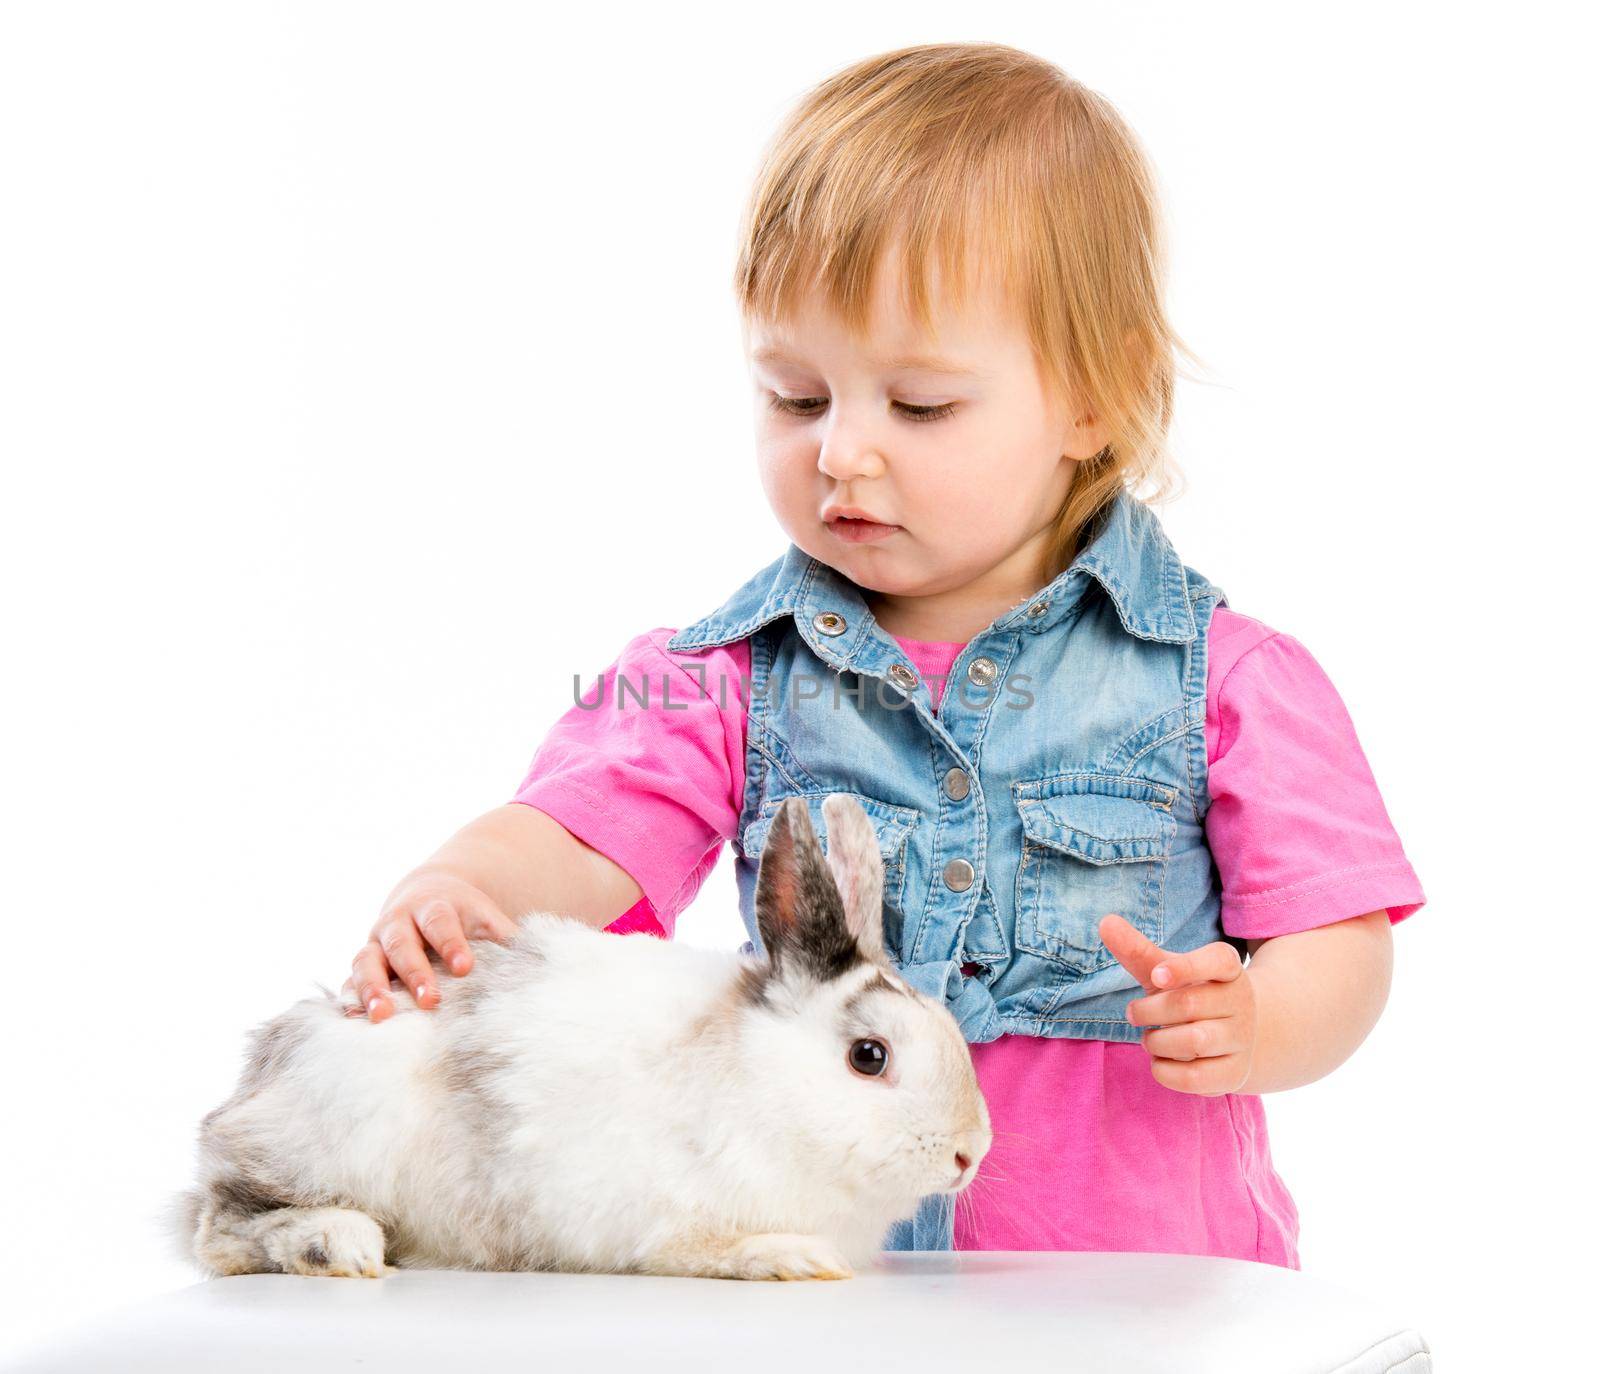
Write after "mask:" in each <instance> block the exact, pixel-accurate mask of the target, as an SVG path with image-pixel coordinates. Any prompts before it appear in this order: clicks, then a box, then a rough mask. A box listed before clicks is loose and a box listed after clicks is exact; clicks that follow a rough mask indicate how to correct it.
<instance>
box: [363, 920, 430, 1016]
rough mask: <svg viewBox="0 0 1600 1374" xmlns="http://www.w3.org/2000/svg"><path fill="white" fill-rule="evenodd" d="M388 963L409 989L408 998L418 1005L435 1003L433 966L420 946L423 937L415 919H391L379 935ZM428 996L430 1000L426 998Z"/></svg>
mask: <svg viewBox="0 0 1600 1374" xmlns="http://www.w3.org/2000/svg"><path fill="white" fill-rule="evenodd" d="M378 943H379V944H380V945H382V946H383V952H384V953H385V954H386V955H388V956H389V964H390V966H391V967H392V968H393V969H394V971H395V974H396V975H397V976H398V977H399V979H400V981H401V982H402V983H404V984H405V985H406V986H407V987H408V988H410V989H411V998H412V1000H413V1001H414V1002H415V1003H416V1004H417V1005H418V1006H419V1007H424V1008H428V1007H433V1006H436V1005H438V1000H439V989H438V987H437V986H436V985H435V983H434V981H433V976H432V974H433V966H432V965H431V964H429V963H428V955H427V953H426V951H425V950H424V949H423V947H422V936H421V935H420V934H419V933H418V931H417V927H416V922H415V921H413V920H411V919H410V918H407V919H406V920H403V921H390V922H389V923H388V925H386V926H384V928H383V933H382V934H381V935H380V936H379V937H378ZM429 998H431V999H432V1000H431V1001H428V1000H425V999H429Z"/></svg>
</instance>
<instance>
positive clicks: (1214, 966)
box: [1150, 940, 1244, 988]
mask: <svg viewBox="0 0 1600 1374" xmlns="http://www.w3.org/2000/svg"><path fill="white" fill-rule="evenodd" d="M1243 969H1244V961H1243V960H1241V959H1240V958H1239V951H1238V950H1236V949H1235V948H1234V947H1233V946H1232V945H1230V944H1229V943H1228V942H1227V941H1226V940H1213V941H1212V942H1211V943H1210V944H1209V945H1202V946H1201V947H1200V948H1199V949H1196V950H1191V951H1190V952H1189V953H1187V954H1168V955H1166V956H1165V957H1163V958H1162V959H1161V960H1160V962H1159V963H1157V964H1156V966H1155V967H1154V968H1152V969H1151V970H1150V978H1151V981H1152V982H1154V983H1155V985H1156V986H1157V987H1159V988H1178V987H1182V986H1183V985H1184V984H1185V983H1227V982H1231V981H1232V980H1233V979H1235V978H1237V977H1238V976H1239V974H1240V972H1241V971H1242V970H1243Z"/></svg>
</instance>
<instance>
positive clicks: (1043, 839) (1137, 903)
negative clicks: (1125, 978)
mask: <svg viewBox="0 0 1600 1374" xmlns="http://www.w3.org/2000/svg"><path fill="white" fill-rule="evenodd" d="M1011 792H1012V797H1013V800H1014V801H1015V802H1016V807H1017V812H1018V814H1019V816H1020V817H1021V818H1022V836H1023V838H1022V863H1021V866H1020V867H1019V868H1018V869H1017V886H1016V931H1015V935H1016V943H1017V947H1018V948H1019V949H1024V950H1027V951H1028V952H1029V953H1030V954H1036V955H1039V956H1041V957H1043V958H1046V959H1050V960H1053V961H1055V962H1056V963H1060V964H1065V965H1066V966H1067V967H1068V968H1070V969H1073V970H1074V971H1075V972H1077V973H1079V974H1083V975H1087V974H1090V973H1094V972H1097V971H1098V970H1100V969H1103V968H1106V967H1109V966H1110V965H1112V964H1115V963H1116V960H1115V959H1114V958H1113V957H1112V955H1111V952H1110V951H1109V950H1108V949H1107V948H1106V947H1105V945H1104V944H1103V943H1102V942H1101V940H1100V932H1099V926H1100V918H1101V917H1103V916H1105V915H1107V914H1109V913H1111V912H1116V913H1117V914H1118V915H1119V916H1123V917H1125V918H1126V919H1127V920H1128V921H1129V922H1130V923H1131V924H1132V925H1134V926H1136V927H1137V928H1138V929H1139V930H1141V931H1143V932H1144V934H1145V935H1147V936H1149V938H1150V939H1152V940H1154V941H1156V942H1157V943H1158V944H1159V943H1160V941H1161V938H1162V935H1163V933H1164V929H1163V925H1164V922H1163V905H1162V889H1163V886H1164V883H1165V878H1166V866H1167V856H1168V854H1169V853H1170V852H1171V849H1172V840H1173V836H1174V834H1175V833H1176V831H1177V823H1176V821H1175V820H1174V819H1173V815H1172V804H1173V802H1174V801H1176V800H1177V796H1178V793H1177V789H1176V788H1173V787H1167V786H1164V785H1163V784H1161V783H1156V782H1150V781H1148V780H1147V779H1144V778H1129V777H1119V776H1117V775H1115V774H1110V773H1057V774H1055V775H1053V776H1051V777H1048V778H1038V779H1035V780H1032V781H1026V782H1014V783H1012V784H1011Z"/></svg>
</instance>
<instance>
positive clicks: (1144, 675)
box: [667, 493, 1226, 1249]
mask: <svg viewBox="0 0 1600 1374" xmlns="http://www.w3.org/2000/svg"><path fill="white" fill-rule="evenodd" d="M1218 604H1226V602H1225V598H1224V597H1223V595H1222V593H1221V591H1220V590H1219V589H1218V588H1216V587H1215V586H1213V585H1212V584H1211V583H1209V582H1208V581H1206V579H1205V578H1204V577H1202V576H1201V575H1200V574H1198V573H1197V572H1195V571H1194V570H1193V569H1190V568H1187V567H1185V566H1184V565H1183V564H1182V563H1181V562H1180V561H1179V559H1178V557H1177V555H1176V553H1175V552H1174V551H1173V548H1172V545H1171V544H1170V543H1169V542H1168V540H1167V537H1166V535H1165V533H1164V532H1163V531H1162V529H1161V526H1160V523H1159V521H1158V520H1157V519H1156V517H1155V515H1154V514H1153V513H1152V512H1151V511H1150V510H1149V509H1148V507H1146V506H1144V505H1143V504H1142V503H1140V502H1138V501H1137V500H1135V499H1133V498H1132V497H1131V496H1129V495H1128V494H1126V493H1123V494H1121V495H1119V496H1118V497H1117V499H1116V500H1115V502H1114V503H1113V504H1112V505H1111V507H1110V508H1109V510H1108V511H1107V513H1106V515H1105V517H1104V518H1103V519H1102V520H1101V521H1100V522H1098V524H1097V526H1096V528H1095V530H1094V533H1093V536H1092V538H1091V539H1090V540H1089V542H1088V544H1087V545H1086V547H1085V548H1084V549H1083V550H1082V552H1081V553H1080V554H1079V555H1078V557H1077V558H1075V559H1074V560H1073V562H1072V564H1071V566H1069V567H1068V568H1067V569H1066V570H1065V571H1063V572H1062V573H1061V574H1060V575H1059V576H1058V577H1056V578H1055V579H1054V580H1052V581H1051V582H1050V583H1049V584H1048V585H1046V586H1045V587H1043V588H1041V589H1040V590H1039V591H1038V592H1036V593H1035V594H1034V595H1032V596H1030V597H1028V598H1027V599H1026V600H1025V601H1023V602H1020V603H1019V604H1018V605H1017V606H1015V607H1014V608H1013V609H1011V610H1009V611H1007V612H1006V613H1005V614H1003V615H1001V616H1000V617H998V618H997V619H996V620H994V621H992V622H991V623H990V625H989V626H988V627H987V628H986V629H984V630H983V631H981V632H980V633H979V634H977V635H976V636H975V637H974V638H973V639H972V640H971V641H970V642H969V643H968V644H967V645H966V646H965V647H964V648H963V649H962V651H961V654H960V656H959V657H958V658H957V659H956V660H955V662H954V664H953V665H952V666H951V671H950V676H949V678H948V680H947V682H946V684H945V688H944V694H943V697H942V698H941V701H940V706H939V713H938V714H937V715H935V714H934V713H933V710H932V706H931V698H930V696H929V692H928V687H927V685H926V684H925V683H924V682H923V681H921V679H920V675H919V674H918V673H917V672H916V671H915V670H914V669H913V668H912V666H911V665H910V664H909V663H907V662H906V661H905V654H904V652H903V651H902V650H901V648H900V646H899V645H898V644H897V643H896V642H895V640H894V638H893V637H892V636H891V635H889V634H888V633H886V632H885V631H883V630H882V629H880V628H879V626H878V625H877V623H876V622H875V620H874V619H873V616H872V614H871V612H870V610H869V609H868V607H867V604H866V601H865V599H864V598H863V596H862V593H861V590H860V589H859V588H858V587H857V586H856V585H855V584H854V583H853V582H851V581H850V580H849V579H848V578H846V577H845V576H843V575H842V574H841V573H839V572H837V571H835V570H834V569H832V568H830V567H829V566H828V565H827V564H825V563H823V562H822V561H821V560H819V559H817V558H814V557H812V556H811V555H810V554H807V553H805V552H803V551H802V550H801V549H799V548H798V547H797V546H795V545H794V544H790V546H789V548H788V551H787V552H786V553H785V554H784V555H783V556H782V557H781V558H779V559H777V560H776V561H774V562H773V563H771V564H769V565H768V566H767V567H765V568H763V569H762V570H761V571H760V572H759V573H757V574H756V575H755V576H754V577H752V578H751V579H750V580H749V581H747V582H746V583H745V584H744V585H743V586H742V587H740V588H739V589H738V591H736V592H735V593H734V594H733V595H732V596H731V597H730V598H729V599H728V600H727V601H726V602H725V603H724V604H723V605H722V606H721V607H720V608H719V609H717V610H716V611H714V612H713V613H712V614H710V615H708V616H706V617H705V618H703V619H701V620H698V621H696V622H695V623H694V624H692V625H688V626H686V627H685V628H683V629H681V630H679V631H678V632H677V633H676V634H675V635H673V636H672V638H671V639H669V640H668V641H667V648H668V649H669V650H672V651H674V652H689V653H692V652H694V651H696V650H701V649H706V648H709V647H711V646H714V645H719V644H727V643H729V642H731V641H733V640H737V639H743V638H746V637H749V639H750V674H751V681H750V684H749V689H748V693H747V696H748V701H749V707H748V713H747V727H746V750H745V787H744V805H743V809H742V812H741V814H740V816H739V820H738V831H737V834H736V835H735V837H734V845H733V848H734V854H735V878H736V883H737V887H738V892H739V903H740V910H741V914H742V916H743V920H744V925H745V929H746V930H747V931H748V932H749V934H750V943H749V944H748V945H747V946H746V949H748V950H756V951H759V950H760V947H761V942H760V933H759V931H758V929H757V926H756V920H755V884H756V875H757V872H758V868H759V864H760V859H761V849H762V845H763V843H764V842H765V838H766V834H767V831H768V829H769V828H770V826H771V824H772V819H773V816H774V814H775V813H776V812H777V809H778V807H779V806H780V805H781V804H782V803H783V802H784V801H785V800H786V799H787V798H789V797H796V796H797V797H801V798H803V799H804V800H805V802H806V804H807V806H808V807H809V808H810V810H811V819H812V825H813V827H814V828H815V830H816V833H817V835H818V837H819V839H820V840H821V841H822V844H823V847H824V849H826V845H827V836H826V827H825V824H824V822H823V818H822V810H821V806H822V801H823V798H825V797H827V796H828V795H829V794H830V793H832V792H848V793H850V794H851V795H852V796H853V797H855V798H856V800H857V801H859V802H860V803H861V805H862V807H863V808H864V809H865V811H866V813H867V815H868V816H869V817H870V818H871V820H872V823H873V827H874V828H875V830H876V831H877V836H878V844H879V849H880V851H881V853H882V855H883V863H884V912H883V919H884V945H885V950H886V952H887V953H888V954H889V956H890V957H891V959H892V960H893V961H894V964H895V967H896V968H897V969H898V970H899V971H900V973H901V974H902V975H903V976H904V977H905V979H906V980H907V981H908V982H909V983H911V984H912V986H914V987H916V988H917V989H919V990H920V991H922V992H924V993H926V994H927V995H929V996H930V997H933V998H935V999H938V1000H940V1001H942V1002H944V1004H945V1005H946V1006H947V1007H948V1008H949V1010H950V1013H951V1014H952V1015H953V1016H954V1017H955V1019H956V1021H957V1022H958V1024H959V1025H960V1026H961V1029H962V1032H963V1034H965V1036H966V1038H967V1040H968V1042H969V1043H978V1042H983V1041H989V1040H994V1039H997V1038H998V1037H999V1036H1001V1035H1039V1036H1053V1037H1062V1036H1071V1037H1075V1038H1078V1039H1100V1040H1120V1041H1132V1042H1137V1041H1138V1039H1139V1035H1140V1028H1139V1027H1137V1026H1134V1025H1131V1024H1130V1023H1129V1022H1128V1020H1127V1017H1126V1007H1127V1004H1128V1002H1129V1001H1130V1000H1132V999H1133V998H1134V997H1135V996H1138V995H1140V989H1139V986H1138V983H1137V982H1136V980H1135V979H1134V978H1133V976H1132V975H1131V974H1129V973H1127V972H1126V971H1125V970H1124V969H1123V968H1122V966H1121V965H1120V964H1118V963H1117V961H1116V960H1115V959H1114V958H1112V956H1111V954H1110V952H1109V951H1108V950H1107V949H1106V948H1105V946H1104V945H1103V944H1102V943H1101V941H1100V938H1099V935H1098V933H1097V926H1098V923H1099V921H1100V918H1101V917H1102V916H1104V915H1105V914H1106V913H1107V912H1117V913H1119V914H1121V915H1122V916H1124V917H1126V918H1127V919H1128V920H1129V921H1130V922H1132V923H1133V924H1134V925H1135V926H1136V927H1138V928H1139V929H1140V930H1142V931H1143V932H1144V933H1145V934H1146V935H1148V936H1149V937H1150V938H1151V939H1152V940H1154V941H1156V942H1157V943H1158V944H1160V945H1161V946H1162V947H1163V948H1165V949H1169V950H1173V951H1183V950H1189V949H1195V948H1198V947H1199V946H1201V945H1204V944H1208V943H1210V942H1211V941H1213V940H1219V939H1222V938H1223V935H1222V930H1221V925H1220V922H1219V919H1218V913H1219V905H1220V904H1219V893H1218V886H1217V880H1216V874H1215V869H1214V867H1213V865H1212V862H1211V853H1210V850H1209V849H1208V848H1207V847H1206V843H1205V835H1204V830H1203V822H1204V818H1205V813H1206V809H1207V806H1208V803H1209V799H1208V795H1207V792H1206V749H1205V704H1206V631H1207V629H1208V627H1209V625H1210V620H1211V612H1212V610H1213V609H1214V608H1215V607H1216V606H1217V605H1218ZM974 967H975V971H971V972H969V971H970V970H973V969H974ZM964 970H969V971H964ZM953 1203H954V1198H953V1197H951V1196H947V1195H943V1194H936V1195H934V1196H932V1197H930V1198H927V1199H924V1204H923V1206H922V1207H921V1208H920V1209H919V1211H918V1213H917V1216H916V1218H914V1219H913V1220H912V1221H908V1222H902V1223H897V1224H896V1229H895V1230H893V1231H891V1235H890V1238H889V1240H888V1241H886V1248H889V1249H903V1248H917V1249H949V1248H950V1224H951V1209H952V1207H953Z"/></svg>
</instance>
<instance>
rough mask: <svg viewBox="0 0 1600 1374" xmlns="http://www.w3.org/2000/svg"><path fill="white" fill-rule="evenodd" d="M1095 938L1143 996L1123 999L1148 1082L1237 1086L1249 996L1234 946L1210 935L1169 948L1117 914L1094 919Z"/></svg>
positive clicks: (1251, 1019) (1246, 1041)
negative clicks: (1189, 946) (1190, 946)
mask: <svg viewBox="0 0 1600 1374" xmlns="http://www.w3.org/2000/svg"><path fill="white" fill-rule="evenodd" d="M1100 938H1101V939H1102V940H1104V941H1105V946H1106V948H1107V949H1108V950H1110V951H1111V954H1112V956H1113V957H1114V958H1115V959H1116V961H1117V962H1118V963H1119V964H1121V965H1122V966H1123V968H1125V969H1127V970H1128V972H1129V973H1131V974H1132V975H1133V976H1134V977H1135V978H1137V979H1138V980H1139V985H1140V986H1141V987H1142V988H1144V989H1145V991H1146V992H1151V993H1154V994H1155V995H1154V996H1151V997H1140V998H1136V999H1135V1000H1134V1001H1132V1002H1129V1003H1128V1020H1129V1021H1131V1022H1132V1023H1133V1024H1134V1025H1136V1026H1153V1027H1157V1029H1154V1030H1147V1031H1146V1032H1145V1033H1144V1035H1143V1036H1142V1037H1141V1040H1142V1042H1143V1044H1144V1047H1145V1051H1146V1052H1147V1053H1148V1054H1149V1055H1150V1072H1151V1073H1152V1074H1154V1075H1155V1078H1156V1082H1158V1083H1161V1084H1163V1085H1165V1086H1166V1087H1168V1088H1173V1089H1175V1090H1176V1091H1178V1092H1181V1093H1199V1094H1200V1095H1201V1096H1204V1097H1217V1096H1220V1095H1221V1094H1223V1093H1231V1092H1237V1091H1238V1090H1239V1088H1240V1087H1241V1086H1242V1085H1243V1083H1244V1081H1245V1079H1246V1078H1247V1077H1248V1076H1249V1074H1250V1061H1251V1059H1252V1057H1253V1056H1254V1054H1255V1047H1256V996H1255V989H1254V988H1253V987H1252V986H1251V983H1250V970H1249V969H1247V968H1246V967H1245V966H1244V963H1243V961H1242V960H1241V959H1240V958H1239V951H1238V950H1236V949H1235V948H1234V947H1233V946H1232V945H1230V944H1229V943H1228V942H1227V941H1226V940H1217V941H1214V942H1213V943H1211V944H1209V945H1202V946H1201V947H1200V948H1199V949H1196V950H1191V951H1189V953H1187V954H1169V953H1168V952H1167V951H1166V950H1164V949H1162V948H1161V946H1160V945H1158V944H1156V943H1155V942H1154V941H1153V940H1150V939H1149V938H1148V937H1146V936H1145V935H1144V934H1143V932H1141V931H1139V930H1137V929H1135V928H1134V927H1133V926H1132V925H1130V924H1129V923H1128V922H1127V921H1125V920H1124V919H1123V918H1122V917H1121V916H1105V917H1102V918H1101V921H1100Z"/></svg>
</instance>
